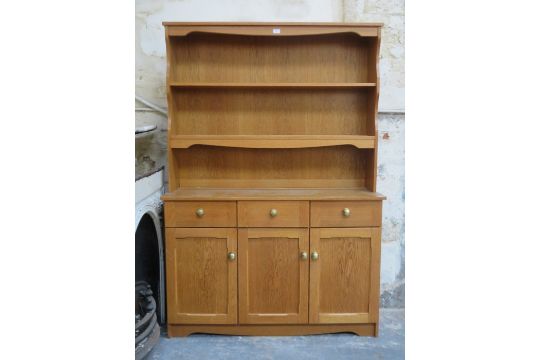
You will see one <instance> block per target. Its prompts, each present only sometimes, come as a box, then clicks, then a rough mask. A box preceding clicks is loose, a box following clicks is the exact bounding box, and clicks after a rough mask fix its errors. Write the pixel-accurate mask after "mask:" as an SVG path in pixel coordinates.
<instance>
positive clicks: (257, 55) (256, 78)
mask: <svg viewBox="0 0 540 360" xmlns="http://www.w3.org/2000/svg"><path fill="white" fill-rule="evenodd" d="M170 43H171V47H170V49H171V54H170V55H171V60H172V65H173V66H171V74H170V75H171V80H172V81H177V82H254V83H261V82H301V83H305V82H370V81H376V69H375V63H374V62H373V61H371V59H370V56H371V55H372V53H374V52H376V46H375V45H376V39H375V38H361V37H359V36H357V35H355V34H352V33H341V34H329V35H312V36H286V37H285V36H284V37H272V36H242V35H220V34H209V33H202V32H197V33H191V34H189V35H187V36H185V37H171V38H170Z"/></svg>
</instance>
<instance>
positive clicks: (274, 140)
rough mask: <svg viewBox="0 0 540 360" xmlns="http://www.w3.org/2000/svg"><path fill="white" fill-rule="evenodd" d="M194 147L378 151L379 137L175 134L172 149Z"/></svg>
mask: <svg viewBox="0 0 540 360" xmlns="http://www.w3.org/2000/svg"><path fill="white" fill-rule="evenodd" d="M193 145H211V146H225V147H239V148H254V149H293V148H312V147H323V146H336V145H352V146H355V147H357V148H359V149H374V148H375V136H369V135H171V136H170V138H169V146H170V147H171V148H175V149H187V148H189V147H191V146H193Z"/></svg>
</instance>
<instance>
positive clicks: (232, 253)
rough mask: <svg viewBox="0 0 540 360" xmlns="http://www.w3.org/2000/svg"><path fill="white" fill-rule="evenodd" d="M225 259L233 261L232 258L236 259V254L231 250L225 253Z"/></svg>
mask: <svg viewBox="0 0 540 360" xmlns="http://www.w3.org/2000/svg"><path fill="white" fill-rule="evenodd" d="M227 259H229V260H231V261H234V259H236V254H235V253H234V252H232V251H231V252H230V253H228V254H227Z"/></svg>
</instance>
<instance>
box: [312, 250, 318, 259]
mask: <svg viewBox="0 0 540 360" xmlns="http://www.w3.org/2000/svg"><path fill="white" fill-rule="evenodd" d="M311 260H313V261H317V260H319V253H318V252H316V251H314V252H312V253H311Z"/></svg>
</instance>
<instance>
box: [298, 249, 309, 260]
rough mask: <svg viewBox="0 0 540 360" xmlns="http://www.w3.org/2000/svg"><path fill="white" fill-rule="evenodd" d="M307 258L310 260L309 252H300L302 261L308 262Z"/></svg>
mask: <svg viewBox="0 0 540 360" xmlns="http://www.w3.org/2000/svg"><path fill="white" fill-rule="evenodd" d="M307 258H308V255H307V252H305V251H302V252H300V259H302V260H307Z"/></svg>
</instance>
